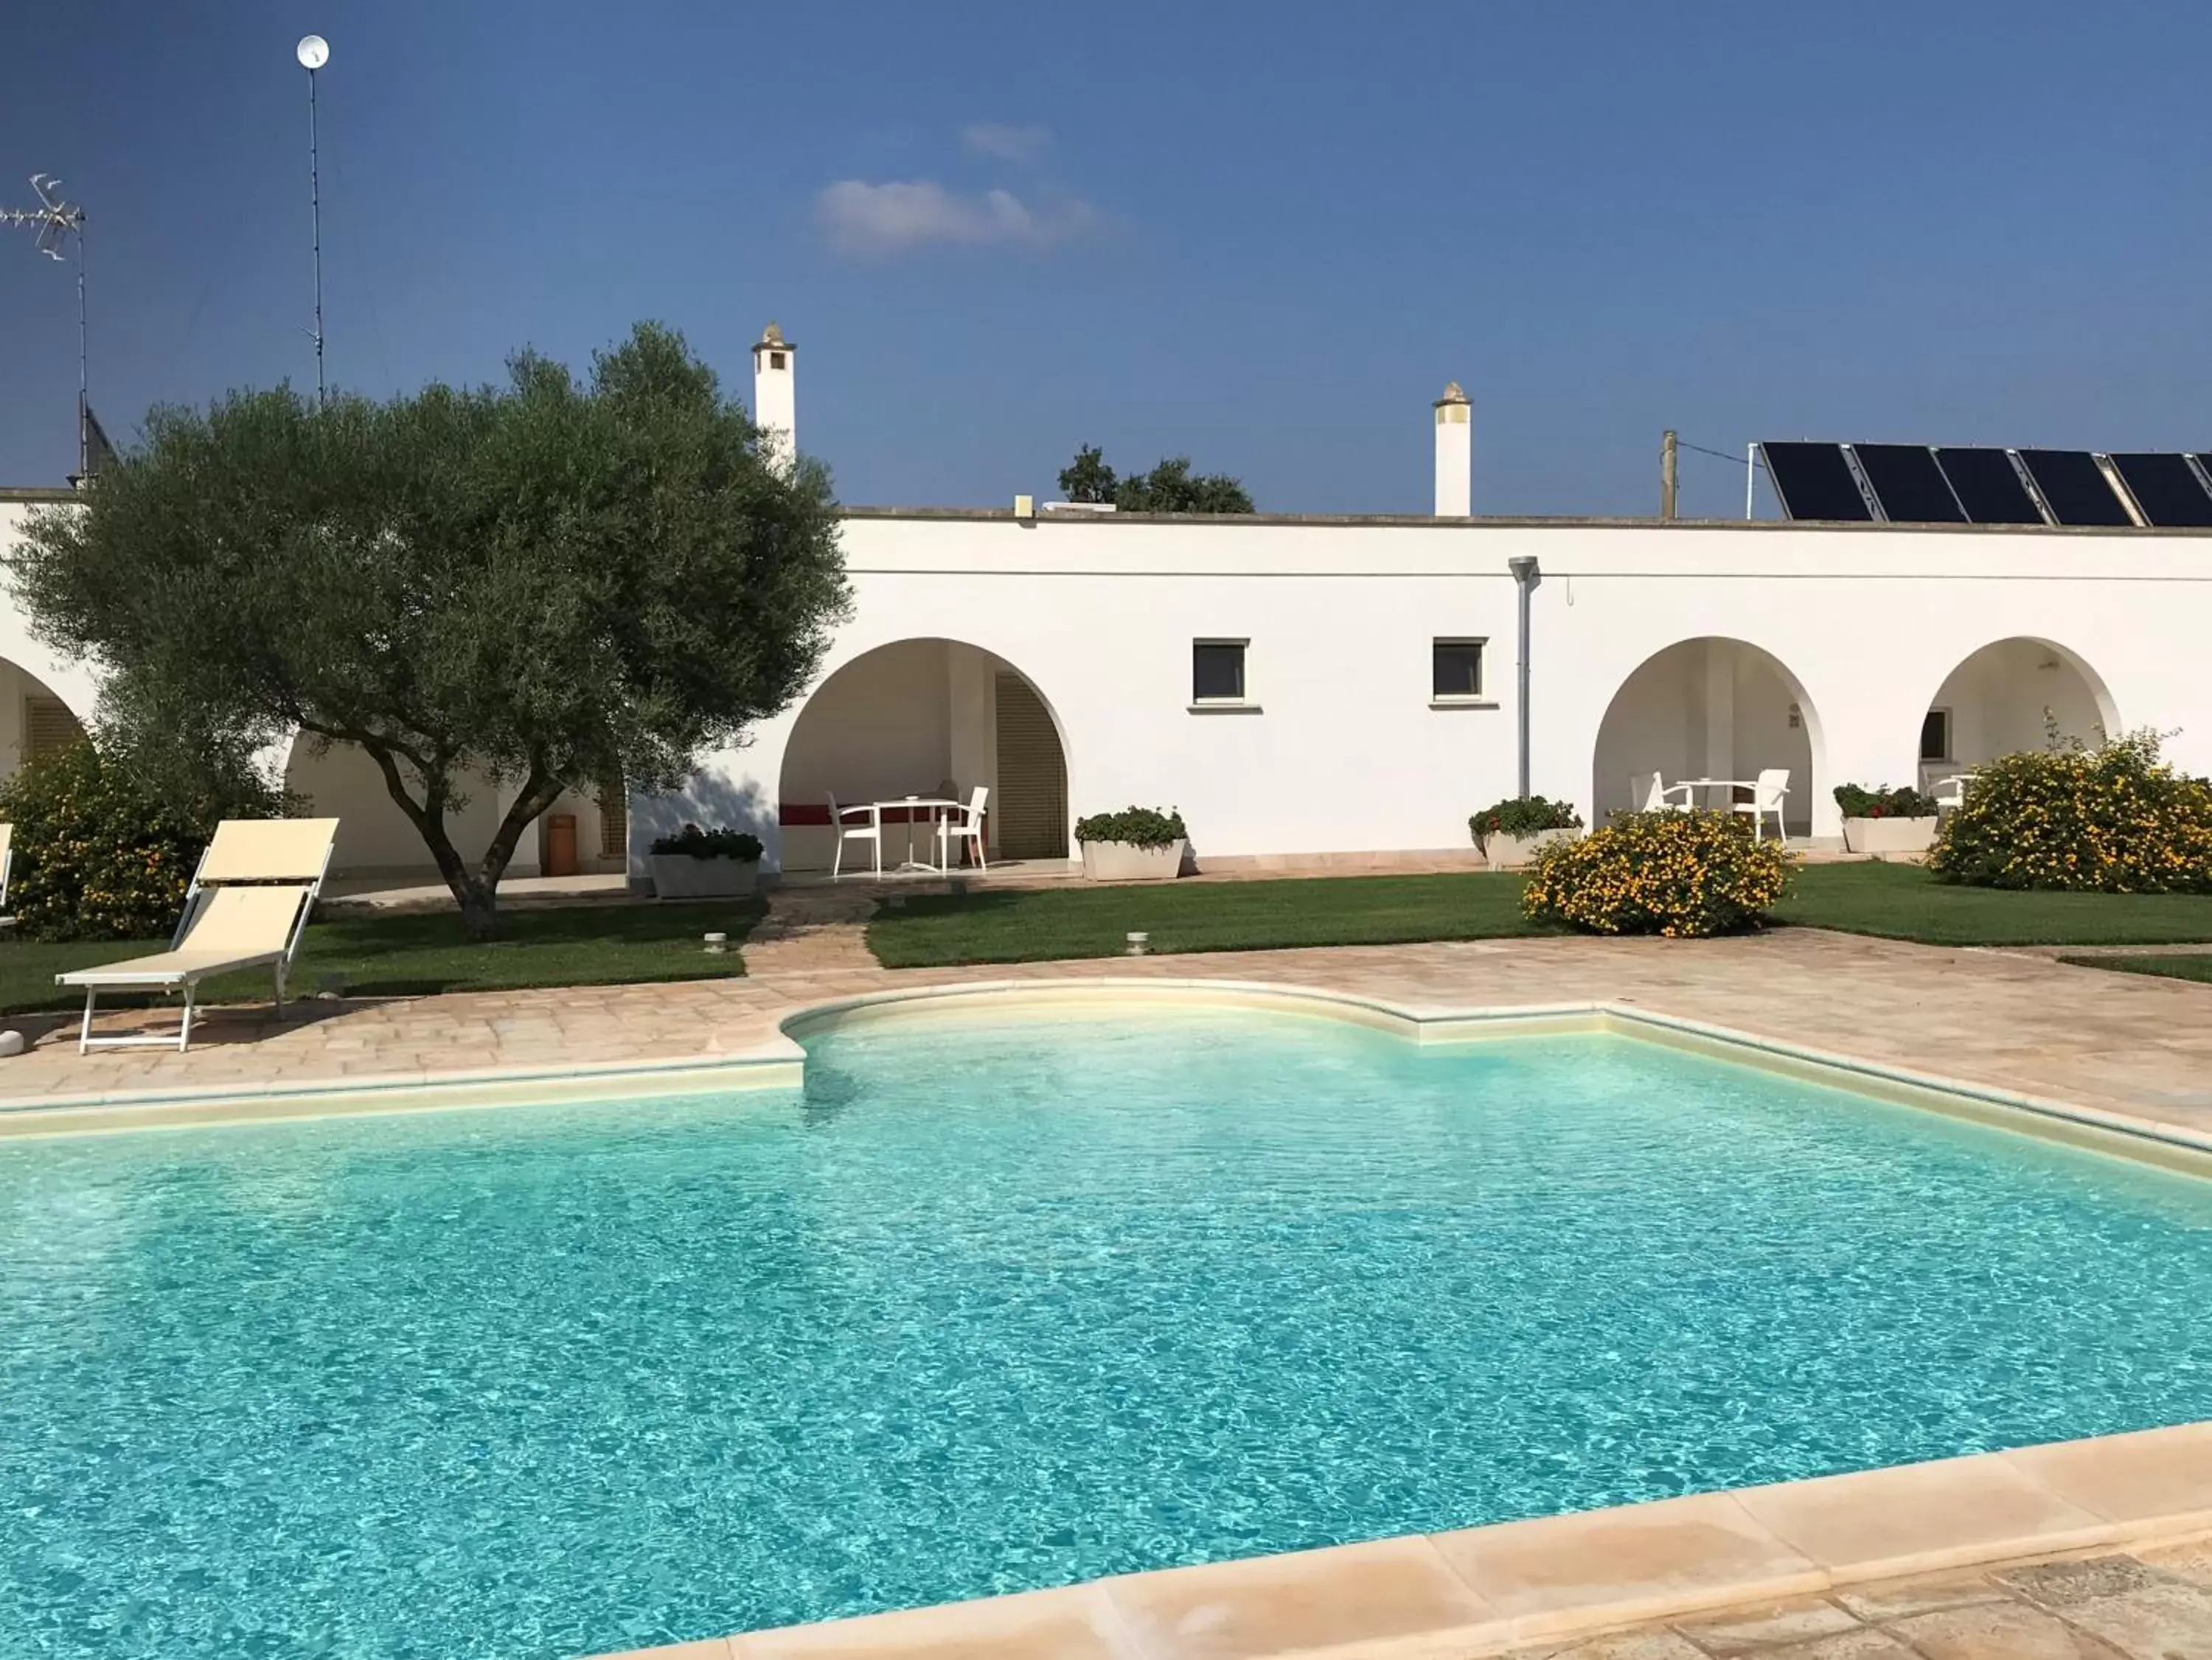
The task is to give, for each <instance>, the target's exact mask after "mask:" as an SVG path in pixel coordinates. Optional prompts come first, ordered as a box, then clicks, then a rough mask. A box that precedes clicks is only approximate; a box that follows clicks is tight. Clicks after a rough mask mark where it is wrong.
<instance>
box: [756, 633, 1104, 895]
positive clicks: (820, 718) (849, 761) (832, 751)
mask: <svg viewBox="0 0 2212 1660" xmlns="http://www.w3.org/2000/svg"><path fill="white" fill-rule="evenodd" d="M979 785H980V786H981V787H983V788H985V789H987V790H988V791H990V794H989V796H988V797H987V802H986V807H985V812H984V829H985V837H986V844H985V845H986V846H987V850H988V854H989V857H991V858H993V859H1002V858H1003V859H1012V860H1019V859H1042V860H1052V859H1065V858H1066V857H1067V850H1068V830H1069V818H1068V810H1067V751H1066V744H1065V742H1063V740H1062V738H1061V736H1060V722H1059V718H1058V717H1057V716H1056V715H1054V712H1053V710H1052V707H1051V706H1050V705H1049V704H1048V703H1047V702H1046V701H1045V699H1044V696H1043V694H1042V693H1040V692H1039V691H1038V690H1037V688H1036V684H1035V683H1034V682H1031V681H1030V678H1029V677H1028V676H1026V675H1024V674H1023V673H1022V672H1021V671H1020V670H1019V669H1017V668H1015V667H1014V665H1013V664H1012V663H1008V662H1006V660H1005V659H1004V658H1003V657H997V656H994V654H993V653H991V652H989V651H985V650H983V649H982V648H981V646H978V645H969V644H967V643H966V642H965V641H963V640H956V639H902V640H896V641H894V642H892V643H891V644H890V645H878V646H877V647H876V648H875V649H874V650H872V651H864V652H862V653H861V654H860V656H859V657H854V659H853V660H852V661H851V662H850V663H845V664H843V665H842V667H840V668H839V669H836V671H835V672H834V673H833V674H831V675H830V676H829V678H828V679H827V680H825V681H823V682H822V684H821V685H820V686H818V687H817V688H815V691H814V693H813V694H812V695H811V697H809V698H808V699H807V700H806V703H805V707H803V708H802V709H801V710H800V711H799V718H798V720H797V721H796V722H795V723H794V724H793V727H792V732H791V739H790V742H788V743H787V745H786V747H785V748H784V753H783V770H782V772H781V775H780V776H779V778H778V779H777V785H776V800H777V809H776V816H777V821H778V823H779V824H780V825H781V827H782V833H783V867H784V869H787V870H827V869H829V868H830V864H831V860H832V857H833V855H834V854H835V852H836V837H835V835H834V833H833V832H832V831H831V828H830V824H829V798H830V797H832V796H834V797H836V800H837V803H838V805H839V806H840V807H843V806H846V805H848V804H852V803H866V802H872V801H893V802H895V801H897V800H898V799H899V798H901V797H905V796H949V797H953V798H955V799H957V800H960V801H966V800H967V799H969V796H970V795H971V794H972V793H973V791H975V789H976V788H977V787H978V786H979ZM908 833H912V834H913V835H914V836H915V838H916V839H915V851H916V852H917V853H920V851H921V843H922V841H923V840H925V839H927V827H926V825H922V824H912V825H910V824H908V822H907V821H906V820H905V819H904V817H903V816H902V815H891V816H890V817H889V818H888V819H887V821H886V826H885V830H884V839H885V844H886V845H885V847H884V858H885V860H886V862H889V861H890V860H892V859H894V858H896V857H898V856H900V855H902V853H903V852H904V851H905V849H906V845H907V844H906V841H905V839H904V838H905V837H906V836H907V835H908Z"/></svg>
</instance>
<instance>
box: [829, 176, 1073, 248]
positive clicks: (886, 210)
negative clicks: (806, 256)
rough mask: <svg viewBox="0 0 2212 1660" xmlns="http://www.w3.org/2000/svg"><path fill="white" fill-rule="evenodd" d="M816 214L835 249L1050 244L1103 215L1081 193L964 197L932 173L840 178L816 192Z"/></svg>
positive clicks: (988, 193) (996, 193)
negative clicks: (906, 179)
mask: <svg viewBox="0 0 2212 1660" xmlns="http://www.w3.org/2000/svg"><path fill="white" fill-rule="evenodd" d="M814 216H815V218H816V220H817V222H818V223H819V224H820V225H821V227H822V229H823V232H824V233H826V234H827V235H828V237H829V245H830V246H831V247H832V248H833V249H835V250H836V251H837V252H839V253H842V254H848V255H852V256H854V257H866V256H869V255H875V254H894V253H903V252H905V251H908V249H911V248H921V247H927V246H928V245H930V244H932V243H953V244H959V245H968V246H975V247H981V246H990V245H997V246H1006V247H1025V248H1048V247H1052V246H1054V245H1055V244H1058V243H1061V242H1067V241H1072V240H1073V239H1076V238H1078V237H1083V236H1088V235H1091V233H1094V232H1096V231H1097V230H1098V229H1099V227H1100V226H1101V225H1102V224H1103V215H1101V214H1100V213H1099V211H1098V209H1097V208H1095V207H1093V206H1092V205H1091V203H1088V202H1085V200H1083V198H1082V197H1075V196H1061V197H1053V198H1051V199H1049V200H1047V201H1043V202H1040V203H1036V205H1034V206H1032V205H1031V204H1030V203H1025V202H1024V201H1023V200H1022V199H1021V198H1020V197H1018V196H1016V195H1015V194H1014V193H1013V192H1012V191H983V192H982V193H981V195H980V196H963V195H962V194H960V193H959V192H958V191H948V190H946V189H945V187H944V186H943V185H939V184H936V183H934V182H933V181H932V180H929V179H915V180H913V181H912V182H910V183H900V182H896V181H894V182H890V183H885V184H882V185H871V184H868V183H866V181H864V180H862V179H840V180H839V181H838V182H837V183H836V184H835V185H830V186H829V188H828V189H826V190H824V191H823V192H822V194H821V195H820V196H819V197H816V198H815V203H814Z"/></svg>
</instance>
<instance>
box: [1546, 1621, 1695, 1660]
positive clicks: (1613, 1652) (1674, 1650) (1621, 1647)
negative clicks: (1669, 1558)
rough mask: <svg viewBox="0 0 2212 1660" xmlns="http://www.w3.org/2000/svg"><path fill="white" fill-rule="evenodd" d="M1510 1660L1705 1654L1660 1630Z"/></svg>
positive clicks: (1674, 1658)
mask: <svg viewBox="0 0 2212 1660" xmlns="http://www.w3.org/2000/svg"><path fill="white" fill-rule="evenodd" d="M1511 1660H1706V1657H1705V1651H1704V1650H1703V1649H1700V1648H1698V1647H1696V1646H1694V1645H1692V1644H1691V1643H1690V1642H1689V1641H1688V1640H1687V1639H1685V1638H1682V1637H1679V1636H1677V1635H1676V1634H1675V1633H1673V1632H1671V1631H1668V1630H1667V1629H1665V1628H1664V1627H1655V1628H1653V1629H1650V1630H1647V1631H1620V1632H1614V1633H1612V1634H1610V1635H1609V1636H1605V1637H1589V1638H1585V1639H1583V1640H1582V1641H1580V1642H1578V1643H1573V1642H1571V1643H1565V1644H1559V1645H1547V1646H1545V1647H1542V1648H1534V1649H1516V1650H1515V1651H1514V1652H1513V1654H1512V1656H1511Z"/></svg>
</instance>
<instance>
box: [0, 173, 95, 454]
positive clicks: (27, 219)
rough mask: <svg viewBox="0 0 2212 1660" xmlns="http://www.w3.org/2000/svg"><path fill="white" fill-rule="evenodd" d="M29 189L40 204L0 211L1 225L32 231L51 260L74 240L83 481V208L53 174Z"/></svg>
mask: <svg viewBox="0 0 2212 1660" xmlns="http://www.w3.org/2000/svg"><path fill="white" fill-rule="evenodd" d="M31 188H32V189H33V191H37V192H38V197H39V205H38V206H37V207H35V208H0V225H14V226H18V227H21V228H23V229H26V230H32V231H34V232H35V233H36V235H37V238H38V240H37V243H36V246H37V248H38V251H40V253H42V254H44V255H46V257H47V258H49V259H53V260H64V259H67V258H68V257H69V254H68V251H67V250H68V247H69V239H70V237H71V236H75V237H76V471H77V476H78V477H79V478H82V477H83V476H85V474H86V473H88V472H89V471H90V470H91V466H92V440H91V422H92V415H91V409H92V404H91V402H90V386H89V384H88V380H87V360H86V354H85V313H84V209H82V208H81V207H79V206H77V204H76V203H74V202H70V201H68V200H66V199H64V197H63V195H62V181H61V180H60V179H57V178H55V177H54V176H53V175H52V173H33V174H32V175H31Z"/></svg>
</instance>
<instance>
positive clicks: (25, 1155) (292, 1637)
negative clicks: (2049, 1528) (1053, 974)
mask: <svg viewBox="0 0 2212 1660" xmlns="http://www.w3.org/2000/svg"><path fill="white" fill-rule="evenodd" d="M809 1047H810V1051H811V1054H810V1060H809V1065H808V1083H807V1086H806V1087H805V1091H804V1092H803V1093H801V1092H781V1091H777V1092H760V1093H755V1094H738V1095H730V1096H724V1097H720V1098H714V1099H705V1100H689V1101H684V1102H680V1103H655V1104H651V1105H644V1104H636V1103H632V1104H628V1105H610V1106H560V1107H546V1108H538V1109H526V1110H496V1111H487V1112H464V1113H450V1114H432V1115H425V1116H417V1117H404V1118H358V1119H333V1120H324V1121H319V1122H310V1123H302V1124H285V1125H270V1126H263V1127H251V1128H233V1129H226V1130H191V1131H164V1132H151V1133H144V1134H134V1135H130V1136H112V1137H100V1138H81V1139H55V1140H50V1141H43V1142H17V1143H14V1144H6V1143H0V1520H4V1526H0V1653H5V1654H7V1655H9V1656H11V1657H12V1656H18V1655H21V1656H57V1657H77V1656H92V1655H100V1656H103V1657H108V1656H149V1657H150V1656H155V1655H161V1656H173V1655H177V1654H180V1653H197V1652H222V1653H224V1654H227V1655H229V1654H236V1655H266V1656H286V1657H291V1656H301V1657H306V1656H331V1657H336V1656H341V1655H343V1656H347V1657H355V1656H366V1657H401V1656H405V1657H423V1660H430V1657H436V1660H451V1657H464V1656H483V1657H493V1656H497V1657H501V1660H507V1657H555V1656H562V1655H571V1654H579V1653H592V1652H595V1651H602V1650H607V1649H616V1648H623V1647H626V1646H631V1645H644V1644H647V1643H650V1642H660V1641H672V1640H676V1639H682V1638H686V1637H697V1636H704V1635H710V1634H718V1633H724V1632H728V1631H733V1630H738V1629H741V1628H747V1627H757V1626H763V1625H772V1624H779V1623H786V1622H791V1621H802V1620H809V1619H821V1618H827V1617H830V1616H833V1615H843V1614H851V1613H858V1612H862V1611H866V1610H870V1609H881V1608H888V1607H896V1606H901V1605H905V1604H911V1603H917V1602H935V1601H941V1600H945V1599H947V1598H952V1597H960V1596H978V1595H983V1594H987V1593H990V1592H994V1591H1000V1590H1015V1589H1023V1588H1028V1587H1032V1586H1039V1585H1046V1584H1060V1583H1064V1582H1066V1581H1070V1580H1074V1579H1079V1578H1090V1577H1092V1576H1096V1575H1099V1574H1103V1573H1110V1572H1121V1571H1125V1570H1132V1569H1140V1568H1147V1567H1156V1566H1166V1565H1170V1564H1173V1563H1179V1562H1188V1561H1194V1560H1207V1559H1216V1558H1222V1557H1228V1556H1237V1555H1249V1554H1259V1553H1262V1552H1270V1551H1279V1550H1287V1549H1292V1548H1300V1547H1305V1546H1312V1545H1318V1544H1324V1543H1328V1542H1339V1541H1346V1540H1353V1539H1361V1538H1370V1537H1376V1536H1384V1535H1389V1534H1397V1533H1406V1532H1412V1531H1415V1530H1431V1529H1437V1528H1443V1527H1451V1526H1459V1525H1466V1524H1476V1523H1481V1522H1486V1521H1496V1520H1501V1519H1505V1518H1512V1517H1516V1516H1522V1515H1528V1514H1533V1513H1538V1512H1550V1511H1557V1510H1562V1509H1568V1508H1579V1507H1584V1506H1595V1505H1601V1504H1609V1503H1616V1502H1622V1501H1626V1500H1632V1499H1647V1498H1656V1497H1660V1496H1664V1495H1668V1494H1673V1493H1683V1492H1688V1491H1692V1490H1698V1489H1705V1488H1711V1487H1729V1486H1735V1485H1739V1484H1742V1483H1746V1482H1753V1481H1774V1480H1778V1479H1784V1478H1788V1477H1791V1476H1797V1475H1811V1474H1815V1473H1820V1472H1825V1471H1832V1470H1840V1469H1857V1468H1864V1467H1868V1466H1872V1465H1877V1464H1883V1463H1897V1462H1900V1461H1904V1460H1908V1459H1917V1458H1925V1457H1936V1456H1939V1455H1943V1454H1949V1453H1957V1452H1962V1451H1972V1450H1978V1449H1984V1448H1991V1447H1999V1446H2008V1445H2021V1444H2025V1443H2029V1442H2034V1441H2042V1440H2051V1439H2063V1438H2067V1437H2072V1436H2079V1435H2088V1434H2096V1433H2106V1432H2112V1431H2119V1430H2126V1429H2134V1428H2140V1427H2148V1426H2152V1425H2157V1424H2165V1423H2173V1422H2179V1421H2185V1420H2191V1419H2196V1418H2203V1417H2212V1351H2209V1350H2208V1346H2207V1345H2204V1344H2203V1343H2201V1342H2197V1341H2195V1340H2194V1339H2193V1338H2192V1336H2191V1333H2192V1331H2193V1330H2195V1329H2196V1325H2197V1321H2198V1319H2199V1317H2200V1313H2201V1310H2202V1309H2203V1307H2204V1306H2206V1303H2207V1300H2208V1298H2212V1190H2208V1188H2207V1187H2206V1185H2205V1184H2201V1183H2199V1182H2197V1181H2195V1180H2192V1179H2190V1178H2183V1177H2179V1176H2174V1175H2169V1174H2166V1173H2162V1172H2158V1171H2155V1170H2152V1169H2149V1168H2147V1167H2140V1166H2131V1165H2129V1164H2125V1163H2122V1162H2120V1161H2118V1160H2107V1159H2102V1158H2099V1157H2095V1156H2093V1155H2089V1154H2078V1153H2074V1152H2070V1151H2068V1150H2065V1149H2062V1148H2057V1147H2054V1146H2051V1145H2049V1144H2045V1143H2043V1142H2036V1141H2033V1140H2029V1139H2027V1138H2024V1137H2019V1136H2009V1135H2006V1134H2004V1133H2002V1132H1999V1131H1996V1130H1986V1129H1982V1128H1978V1127H1975V1126H1972V1125H1970V1124H1962V1123H1959V1122H1955V1121H1953V1120H1949V1119H1947V1118H1941V1117H1938V1116H1936V1115H1933V1114H1928V1113H1923V1112H1916V1111H1913V1110H1911V1109H1908V1108H1903V1107H1895V1106H1884V1105H1881V1104H1879V1103H1877V1102H1874V1101H1871V1100H1867V1099H1865V1098H1863V1097H1860V1096H1857V1095H1853V1094H1844V1093H1840V1092H1838V1091H1833V1090H1829V1089H1826V1088H1822V1087H1816V1086H1814V1085H1810V1084H1803V1083H1799V1082H1795V1081H1790V1080H1787V1079H1784V1078H1781V1077H1778V1076H1777V1075H1773V1074H1771V1073H1768V1072H1765V1071H1761V1070H1757V1069H1751V1068H1747V1067H1741V1066H1736V1065H1733V1064H1729V1063H1723V1062H1719V1061H1714V1060H1711V1059H1706V1058H1704V1057H1699V1056H1694V1055H1689V1054H1685V1053H1681V1052H1678V1051H1672V1050H1668V1049H1662V1048H1659V1047H1657V1046H1655V1045H1647V1044H1644V1043H1640V1042H1638V1041H1636V1040H1633V1039H1626V1038H1621V1037H1616V1036H1607V1035H1597V1034H1584V1035H1565V1036H1551V1037H1526V1038H1499V1039H1490V1040H1486V1041H1484V1042H1480V1043H1476V1044H1468V1045H1448V1046H1443V1047H1435V1048H1429V1049H1418V1048H1415V1047H1414V1046H1413V1045H1407V1044H1405V1043H1402V1042H1401V1041H1400V1040H1398V1039H1395V1038H1391V1037H1389V1036H1385V1035H1382V1034H1378V1033H1371V1032H1368V1031H1365V1030H1362V1029H1359V1028H1357V1027H1347V1026H1343V1025H1339V1024H1335V1023H1333V1022H1327V1021H1310V1020H1303V1019H1296V1018H1287V1017H1270V1016H1262V1015H1232V1014H1214V1015H1170V1014H1168V1013H1165V1012H1164V1011H1162V1010H1160V1009H1146V1010H1145V1011H1144V1012H1143V1013H1142V1014H1141V1015H1139V1016H1137V1017H1134V1018H1132V1017H1128V1016H1127V1015H1124V1016H1120V1017H1115V1016H1111V1015H1107V1016H1101V1017H1097V1018H1089V1017H1073V1016H1070V1017H1066V1018H1055V1019H1053V1020H1049V1021H1036V1020H1031V1021H1021V1022H1018V1023H1012V1024H991V1023H987V1022H981V1021H954V1022H934V1021H933V1022H925V1023H913V1024H908V1023H900V1022H896V1021H891V1022H884V1023H881V1024H876V1025H868V1026H860V1027H854V1028H852V1029H849V1030H843V1031H833V1032H830V1033H826V1034H824V1035H823V1036H821V1037H818V1038H817V1039H813V1040H811V1043H810V1045H809Z"/></svg>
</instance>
